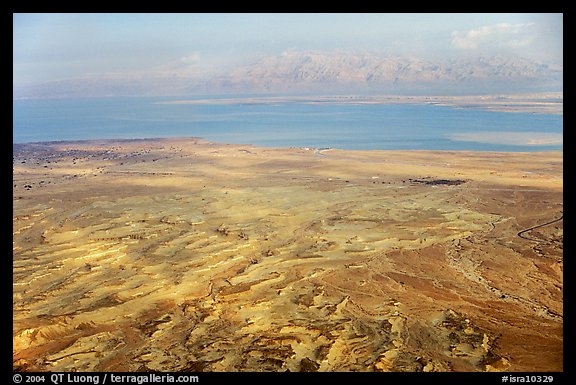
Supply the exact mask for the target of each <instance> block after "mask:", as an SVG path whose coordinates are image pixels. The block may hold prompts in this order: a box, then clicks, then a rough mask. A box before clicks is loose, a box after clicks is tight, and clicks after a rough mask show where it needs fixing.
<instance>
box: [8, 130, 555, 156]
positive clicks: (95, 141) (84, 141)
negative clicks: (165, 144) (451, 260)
mask: <svg viewBox="0 0 576 385" xmlns="http://www.w3.org/2000/svg"><path fill="white" fill-rule="evenodd" d="M468 135H469V136H471V137H472V136H474V134H461V136H468ZM179 140H182V141H190V140H196V141H198V142H203V143H206V144H214V145H224V146H251V147H255V148H261V149H269V150H286V149H301V150H305V149H311V150H314V151H318V152H321V151H324V150H338V151H351V152H379V151H382V152H431V153H433V152H440V153H450V152H454V153H465V152H470V153H496V154H500V153H527V154H529V153H563V152H564V150H563V149H562V150H558V149H550V150H536V151H520V150H518V151H497V150H453V149H450V150H421V149H395V150H391V149H368V150H364V149H345V148H337V147H307V146H287V147H269V146H262V145H255V144H251V143H227V142H218V141H212V140H208V139H205V138H202V137H198V136H181V137H147V138H96V139H78V140H53V141H38V142H19V143H12V148H13V149H14V148H15V147H22V146H42V145H46V146H50V145H58V144H70V145H74V144H114V143H115V142H118V143H145V142H148V141H179ZM457 141H469V140H462V139H460V140H457ZM542 144H547V143H546V142H538V141H536V142H532V143H523V144H517V145H518V146H523V147H524V146H529V145H534V146H541V145H542ZM554 144H556V142H554ZM509 145H514V144H509ZM562 147H563V146H562Z"/></svg>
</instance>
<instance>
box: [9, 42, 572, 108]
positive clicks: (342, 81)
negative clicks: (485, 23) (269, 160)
mask: <svg viewBox="0 0 576 385" xmlns="http://www.w3.org/2000/svg"><path fill="white" fill-rule="evenodd" d="M562 78H563V68H562V66H554V65H551V64H546V63H539V62H536V61H534V60H531V59H527V58H522V57H517V56H511V55H510V56H503V55H500V56H489V57H487V56H476V57H466V58H442V59H426V58H420V57H414V56H392V55H385V54H377V53H373V52H343V51H286V52H284V53H282V54H280V55H275V56H266V57H264V58H262V59H260V60H258V61H256V62H254V63H252V64H249V65H244V66H240V67H238V68H235V69H233V70H231V71H228V72H225V73H221V74H218V75H205V74H195V73H194V72H191V71H183V70H181V69H174V70H172V71H170V70H164V71H158V72H154V71H148V72H143V73H105V74H90V75H85V76H83V77H76V78H68V79H61V80H54V81H50V82H44V83H41V84H37V85H34V86H32V87H29V88H18V89H16V88H15V89H14V95H13V96H14V97H15V98H19V97H38V98H43V97H45V98H47V97H82V96H184V95H195V94H231V93H239V94H241V93H265V94H266V93H310V92H323V93H326V92H332V93H351V92H354V93H382V92H396V93H462V92H463V93H467V92H481V93H490V92H503V91H505V92H522V91H542V90H545V91H551V90H553V91H558V90H562Z"/></svg>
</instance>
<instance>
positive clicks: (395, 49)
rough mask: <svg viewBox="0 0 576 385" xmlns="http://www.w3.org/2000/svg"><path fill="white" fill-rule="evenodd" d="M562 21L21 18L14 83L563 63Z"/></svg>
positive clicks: (496, 17)
mask: <svg viewBox="0 0 576 385" xmlns="http://www.w3.org/2000/svg"><path fill="white" fill-rule="evenodd" d="M562 31H563V17H562V14H491V13H484V14H415V13H409V14H359V13H355V14H340V13H338V14H207V13H201V14H14V15H13V39H14V40H13V43H14V48H13V64H14V71H13V79H14V85H15V86H16V85H18V84H25V83H31V82H37V81H45V80H56V79H62V78H69V77H76V76H82V75H85V74H89V73H103V72H137V71H159V70H168V69H182V70H184V69H188V70H189V71H190V72H191V73H192V72H194V71H198V72H203V71H218V70H223V69H226V68H230V67H232V66H234V65H237V64H246V63H249V62H252V61H255V60H257V59H258V58H260V57H262V56H265V55H278V54H281V53H282V52H284V51H287V50H295V51H301V50H335V49H341V50H349V49H359V50H369V51H378V52H380V53H382V52H383V53H387V54H390V55H413V56H422V57H429V56H441V57H443V56H450V57H458V56H460V55H479V54H483V55H492V54H497V53H508V54H516V55H520V56H524V57H528V58H534V59H536V60H539V61H543V62H545V63H555V64H560V63H562V46H563V35H562V33H563V32H562Z"/></svg>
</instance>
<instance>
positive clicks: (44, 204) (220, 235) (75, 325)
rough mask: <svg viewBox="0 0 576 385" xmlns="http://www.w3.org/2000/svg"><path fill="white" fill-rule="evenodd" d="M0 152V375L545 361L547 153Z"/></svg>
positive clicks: (90, 147) (142, 145)
mask: <svg viewBox="0 0 576 385" xmlns="http://www.w3.org/2000/svg"><path fill="white" fill-rule="evenodd" d="M13 150H14V151H13V368H14V370H18V371H118V372H120V371H128V372H134V371H165V372H170V371H194V372H198V371H212V372H242V371H282V372H283V371H405V372H414V371H424V372H447V371H454V372H482V371H562V370H563V159H562V153H561V152H540V153H537V152H533V153H528V152H527V153H521V152H509V153H496V152H463V151H438V152H435V151H344V150H336V149H314V148H286V149H278V148H276V149H273V148H258V147H254V146H250V145H231V144H219V143H211V142H208V141H204V140H201V139H197V138H174V139H142V140H93V141H80V142H51V143H30V144H20V145H18V144H15V145H14V146H13Z"/></svg>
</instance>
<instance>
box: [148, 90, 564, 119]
mask: <svg viewBox="0 0 576 385" xmlns="http://www.w3.org/2000/svg"><path fill="white" fill-rule="evenodd" d="M563 100H564V93H563V92H541V93H526V94H494V95H461V96H434V95H432V96H424V95H422V96H409V95H371V96H356V95H351V96H331V95H324V96H322V95H320V96H254V97H233V98H225V97H224V98H213V99H212V98H208V99H180V100H169V101H160V102H156V104H200V105H226V104H289V103H303V104H352V105H370V104H427V105H436V106H446V107H452V108H463V109H480V110H485V111H498V112H510V113H513V112H521V113H534V114H553V115H563V113H564V107H563V106H564V102H563Z"/></svg>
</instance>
